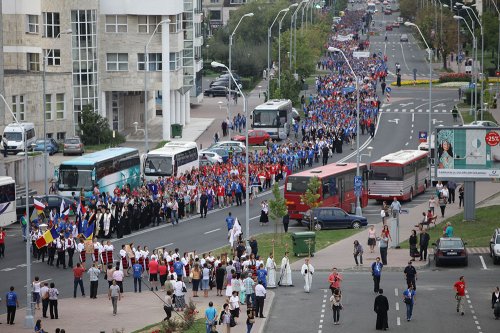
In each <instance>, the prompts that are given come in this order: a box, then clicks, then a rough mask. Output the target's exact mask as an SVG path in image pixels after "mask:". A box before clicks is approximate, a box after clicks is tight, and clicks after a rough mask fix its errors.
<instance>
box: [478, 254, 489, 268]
mask: <svg viewBox="0 0 500 333" xmlns="http://www.w3.org/2000/svg"><path fill="white" fill-rule="evenodd" d="M479 260H481V264H482V265H483V269H488V267H486V263H485V262H484V259H483V256H479Z"/></svg>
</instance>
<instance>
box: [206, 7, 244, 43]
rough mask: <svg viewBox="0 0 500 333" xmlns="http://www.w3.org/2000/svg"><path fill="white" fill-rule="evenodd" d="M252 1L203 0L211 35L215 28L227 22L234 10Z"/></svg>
mask: <svg viewBox="0 0 500 333" xmlns="http://www.w3.org/2000/svg"><path fill="white" fill-rule="evenodd" d="M251 1H252V0H203V11H204V14H205V16H206V17H207V18H208V24H209V27H208V31H209V35H212V33H213V32H214V30H216V29H218V28H220V27H222V26H224V25H226V24H227V22H228V21H229V16H230V14H231V12H232V11H233V10H236V9H238V8H240V6H242V5H244V4H246V3H247V2H251Z"/></svg>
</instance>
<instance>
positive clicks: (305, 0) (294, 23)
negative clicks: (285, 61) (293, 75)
mask: <svg viewBox="0 0 500 333" xmlns="http://www.w3.org/2000/svg"><path fill="white" fill-rule="evenodd" d="M307 1H309V0H302V1H301V2H299V3H298V4H297V9H295V11H294V12H293V14H292V19H291V20H290V71H291V70H292V57H291V55H292V49H293V45H292V37H293V36H295V46H297V12H298V11H299V9H300V7H301V6H302V4H305V3H306V2H307ZM292 23H293V30H292ZM294 30H295V33H294Z"/></svg>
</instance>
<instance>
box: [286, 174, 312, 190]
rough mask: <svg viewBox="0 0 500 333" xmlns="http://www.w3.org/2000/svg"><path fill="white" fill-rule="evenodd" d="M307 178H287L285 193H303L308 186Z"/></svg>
mask: <svg viewBox="0 0 500 333" xmlns="http://www.w3.org/2000/svg"><path fill="white" fill-rule="evenodd" d="M309 179H310V178H309V177H296V176H290V177H288V181H287V183H286V191H287V192H296V193H305V192H306V190H307V185H308V184H309Z"/></svg>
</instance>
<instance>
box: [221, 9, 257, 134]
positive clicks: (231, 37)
mask: <svg viewBox="0 0 500 333" xmlns="http://www.w3.org/2000/svg"><path fill="white" fill-rule="evenodd" d="M252 16H253V13H246V14H245V15H243V16H242V17H241V18H240V20H239V22H238V24H236V28H234V30H233V33H232V34H231V35H229V68H228V69H227V70H228V71H229V73H231V74H232V72H231V69H232V68H231V64H232V61H233V59H232V49H233V37H234V34H235V33H236V30H238V27H239V26H240V23H241V21H243V19H244V18H245V17H252ZM226 68H227V67H226ZM231 76H232V75H231ZM234 84H235V85H236V86H238V84H237V83H236V81H235V82H234ZM231 86H232V81H231V80H228V87H227V88H228V90H229V92H228V93H229V96H231ZM227 113H228V114H229V121H231V106H230V103H229V102H228V103H227ZM229 137H231V127H229Z"/></svg>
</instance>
